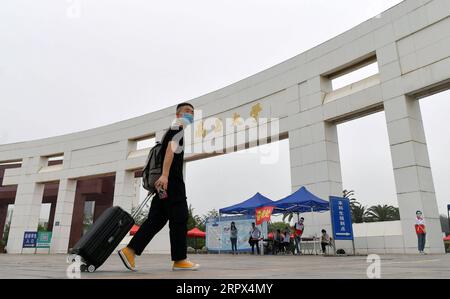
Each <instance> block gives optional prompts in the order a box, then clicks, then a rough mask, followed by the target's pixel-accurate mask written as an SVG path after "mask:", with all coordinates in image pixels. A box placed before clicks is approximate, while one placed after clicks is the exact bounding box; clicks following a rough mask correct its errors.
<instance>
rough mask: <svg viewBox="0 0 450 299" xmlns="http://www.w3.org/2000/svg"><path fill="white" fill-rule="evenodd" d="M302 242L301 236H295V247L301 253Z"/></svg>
mask: <svg viewBox="0 0 450 299" xmlns="http://www.w3.org/2000/svg"><path fill="white" fill-rule="evenodd" d="M300 243H301V237H300V236H295V249H296V250H297V253H298V254H300V249H301V248H300V247H301V246H300Z"/></svg>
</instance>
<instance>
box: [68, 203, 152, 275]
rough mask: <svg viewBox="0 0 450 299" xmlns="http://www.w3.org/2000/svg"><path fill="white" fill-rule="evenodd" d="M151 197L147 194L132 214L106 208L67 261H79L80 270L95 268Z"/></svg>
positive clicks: (112, 249)
mask: <svg viewBox="0 0 450 299" xmlns="http://www.w3.org/2000/svg"><path fill="white" fill-rule="evenodd" d="M151 198H153V195H152V194H149V195H148V196H147V197H146V198H145V200H144V201H143V202H142V203H141V204H140V205H139V207H138V208H137V210H136V211H135V212H134V213H133V215H130V214H129V213H127V212H126V211H124V210H123V209H122V208H120V207H111V208H109V209H107V210H106V211H105V212H103V214H101V215H100V217H99V218H98V219H97V221H95V223H94V224H93V225H92V227H91V229H90V230H89V231H88V232H87V233H86V234H84V235H83V236H82V237H81V239H80V240H79V241H78V242H77V243H76V244H75V246H74V247H73V248H72V250H71V251H70V253H69V256H68V258H67V261H68V262H69V263H70V262H72V263H73V262H79V263H80V270H81V271H82V272H84V271H88V272H94V271H95V270H97V269H98V268H99V267H100V266H101V265H103V263H104V262H105V261H106V260H107V259H108V257H109V256H110V255H111V253H112V252H113V251H114V249H116V247H117V246H118V245H119V244H120V242H121V241H122V240H123V238H124V237H125V236H126V235H127V234H128V232H129V231H130V230H131V228H132V227H133V225H134V224H135V218H136V217H137V216H138V215H139V213H140V212H141V211H142V209H143V208H144V207H145V205H146V204H147V203H148V201H149V200H150V199H151Z"/></svg>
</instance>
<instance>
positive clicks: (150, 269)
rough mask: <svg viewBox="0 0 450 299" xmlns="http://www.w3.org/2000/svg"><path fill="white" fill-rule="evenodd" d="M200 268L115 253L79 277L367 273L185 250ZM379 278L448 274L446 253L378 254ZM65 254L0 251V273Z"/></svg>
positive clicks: (24, 273) (346, 261)
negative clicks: (133, 266) (126, 261)
mask: <svg viewBox="0 0 450 299" xmlns="http://www.w3.org/2000/svg"><path fill="white" fill-rule="evenodd" d="M190 258H191V260H193V261H195V262H198V263H200V264H201V269H200V271H195V272H173V271H171V266H172V263H171V261H170V256H169V255H161V254H154V255H143V256H141V257H138V258H137V260H136V262H137V267H138V270H139V271H138V272H130V271H128V270H126V269H125V268H124V266H123V264H122V262H121V261H120V259H119V257H118V256H116V254H113V255H112V256H111V257H110V258H109V259H108V260H107V262H106V263H105V264H104V265H103V266H102V267H101V268H100V269H98V270H97V271H96V272H95V273H82V274H81V278H82V279H109V278H111V279H155V278H158V279H159V278H162V279H208V278H215V279H217V278H221V279H265V278H274V279H286V278H298V279H300V278H307V279H310V278H332V279H336V278H356V279H365V278H367V274H366V271H367V267H368V266H369V263H368V262H367V261H366V257H365V256H348V257H324V256H307V255H306V256H251V255H238V256H232V255H228V254H222V255H217V254H208V255H200V254H199V255H191V256H190ZM380 258H381V278H450V255H448V254H447V255H427V256H416V255H381V256H380ZM68 266H69V264H67V263H66V255H44V254H42V255H41V254H40V255H4V254H2V255H0V278H40V279H46V278H67V273H66V271H67V268H68Z"/></svg>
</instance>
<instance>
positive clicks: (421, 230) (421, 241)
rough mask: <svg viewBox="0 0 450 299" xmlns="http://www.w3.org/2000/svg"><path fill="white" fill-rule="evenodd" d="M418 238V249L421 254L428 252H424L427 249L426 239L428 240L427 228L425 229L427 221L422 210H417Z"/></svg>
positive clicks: (416, 225) (416, 226)
mask: <svg viewBox="0 0 450 299" xmlns="http://www.w3.org/2000/svg"><path fill="white" fill-rule="evenodd" d="M415 229H416V234H417V240H418V249H419V253H420V254H426V253H425V252H424V249H425V240H426V238H425V237H426V229H425V221H424V220H423V217H422V212H421V211H417V212H416V224H415Z"/></svg>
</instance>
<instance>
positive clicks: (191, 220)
mask: <svg viewBox="0 0 450 299" xmlns="http://www.w3.org/2000/svg"><path fill="white" fill-rule="evenodd" d="M201 224H202V219H201V218H200V216H198V215H194V208H193V207H192V205H191V204H190V205H189V208H188V224H187V228H188V231H189V230H191V229H193V228H194V227H197V228H199V225H201ZM199 229H200V228H199Z"/></svg>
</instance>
